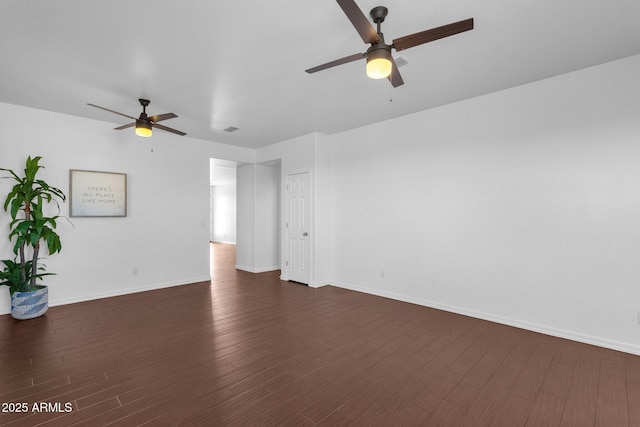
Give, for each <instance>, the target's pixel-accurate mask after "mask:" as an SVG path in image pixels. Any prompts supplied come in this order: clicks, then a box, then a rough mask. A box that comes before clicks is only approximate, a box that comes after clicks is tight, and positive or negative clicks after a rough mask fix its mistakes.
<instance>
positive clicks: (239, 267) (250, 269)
mask: <svg viewBox="0 0 640 427" xmlns="http://www.w3.org/2000/svg"><path fill="white" fill-rule="evenodd" d="M236 270H242V271H247V272H249V273H266V272H267V271H275V270H280V266H279V265H276V266H271V267H261V268H253V267H245V266H242V265H237V264H236Z"/></svg>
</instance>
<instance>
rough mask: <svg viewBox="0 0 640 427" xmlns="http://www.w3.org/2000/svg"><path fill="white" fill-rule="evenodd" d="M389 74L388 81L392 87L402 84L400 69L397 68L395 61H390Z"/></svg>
mask: <svg viewBox="0 0 640 427" xmlns="http://www.w3.org/2000/svg"><path fill="white" fill-rule="evenodd" d="M391 64H392V68H391V74H389V77H388V79H389V81H390V82H391V85H392V86H393V87H398V86H402V85H403V84H404V80H402V76H401V75H400V70H398V66H397V65H396V62H395V61H392V62H391Z"/></svg>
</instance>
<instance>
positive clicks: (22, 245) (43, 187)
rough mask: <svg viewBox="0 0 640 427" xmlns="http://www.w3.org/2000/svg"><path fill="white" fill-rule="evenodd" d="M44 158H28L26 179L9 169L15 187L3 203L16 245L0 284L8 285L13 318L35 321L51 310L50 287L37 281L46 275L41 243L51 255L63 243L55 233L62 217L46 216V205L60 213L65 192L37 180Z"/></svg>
mask: <svg viewBox="0 0 640 427" xmlns="http://www.w3.org/2000/svg"><path fill="white" fill-rule="evenodd" d="M40 159H41V157H39V156H38V157H34V158H31V156H29V157H28V158H27V162H26V167H25V169H24V176H19V175H18V174H16V173H15V172H14V171H12V170H10V169H5V168H0V170H1V171H5V172H8V173H9V174H10V176H6V177H5V178H9V179H13V180H14V181H15V184H14V186H13V188H12V189H11V191H10V192H9V194H8V195H7V198H6V200H5V202H4V210H5V212H7V211H9V212H10V214H11V223H10V224H9V230H10V232H9V240H10V241H12V242H13V253H14V255H15V258H14V259H13V260H4V261H1V262H2V264H3V265H4V267H3V270H2V272H0V280H1V281H0V285H6V286H9V292H10V294H11V315H12V316H13V317H14V318H16V319H32V318H34V317H38V316H41V315H43V314H44V313H45V312H46V311H47V308H48V288H47V287H46V286H44V285H39V284H38V283H37V281H38V280H39V279H41V278H42V277H43V276H46V275H51V274H53V273H44V272H43V271H44V266H43V265H40V266H39V265H38V262H39V260H40V258H39V257H40V250H41V246H40V244H41V242H44V243H45V245H46V247H47V249H48V251H49V254H50V255H51V254H55V253H56V252H60V250H61V249H62V244H61V243H60V236H58V234H57V233H56V231H55V230H56V227H57V220H58V219H59V218H60V217H59V215H54V216H46V215H45V210H44V208H45V206H47V205H49V203H52V202H53V203H55V205H56V206H57V208H58V211H59V210H60V206H59V205H58V200H62V201H64V200H65V199H66V197H65V195H64V193H63V192H62V190H60V189H59V188H56V187H52V186H50V185H49V184H47V183H46V182H45V181H43V180H41V179H38V178H37V174H38V171H39V170H40V169H42V168H43V167H44V166H41V165H40V164H39V162H40Z"/></svg>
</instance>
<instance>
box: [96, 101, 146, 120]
mask: <svg viewBox="0 0 640 427" xmlns="http://www.w3.org/2000/svg"><path fill="white" fill-rule="evenodd" d="M87 105H90V106H92V107H96V108H99V109H101V110H104V111H108V112H110V113H113V114H118V115H120V116H124V117H126V118H128V119H133V120H135V119H136V118H135V117H132V116H129V115H127V114H124V113H119V112H117V111H113V110H110V109H108V108H104V107H101V106H99V105H95V104H89V103H87Z"/></svg>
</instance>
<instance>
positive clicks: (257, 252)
mask: <svg viewBox="0 0 640 427" xmlns="http://www.w3.org/2000/svg"><path fill="white" fill-rule="evenodd" d="M236 185H237V204H238V205H237V240H238V242H237V246H236V268H238V269H240V270H245V271H249V272H252V273H260V272H264V271H273V270H277V269H279V268H280V246H279V240H278V234H279V221H280V212H279V203H280V190H279V188H280V168H279V167H271V166H266V165H261V164H250V165H242V166H239V167H238V170H237V183H236Z"/></svg>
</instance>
